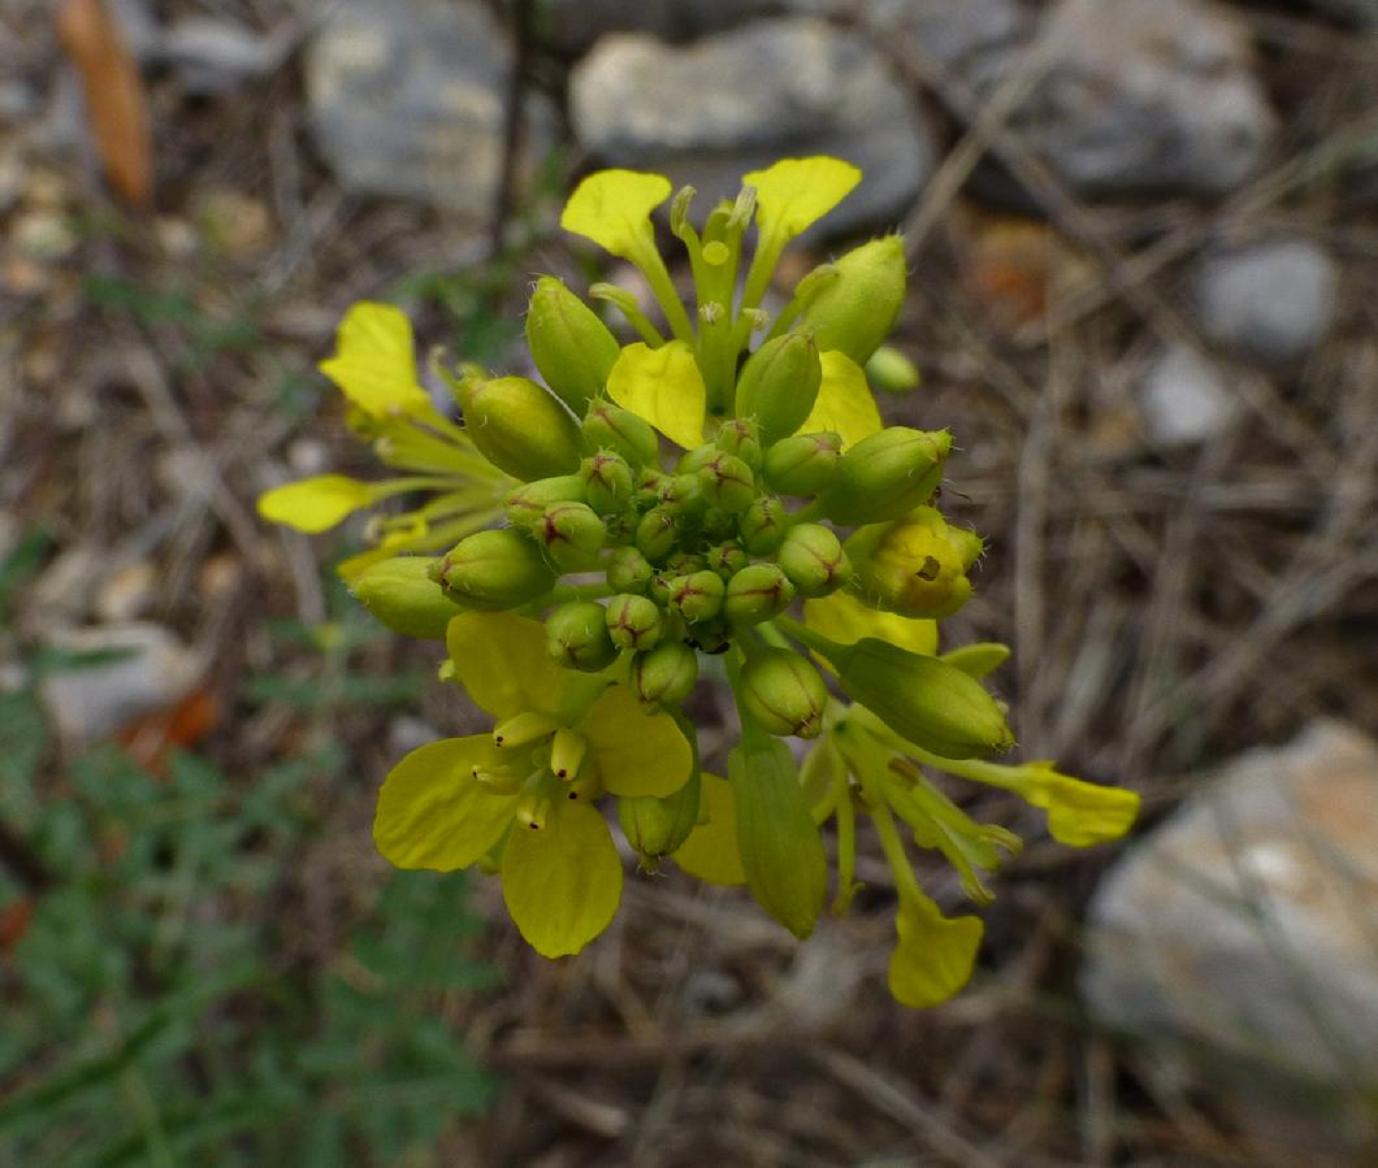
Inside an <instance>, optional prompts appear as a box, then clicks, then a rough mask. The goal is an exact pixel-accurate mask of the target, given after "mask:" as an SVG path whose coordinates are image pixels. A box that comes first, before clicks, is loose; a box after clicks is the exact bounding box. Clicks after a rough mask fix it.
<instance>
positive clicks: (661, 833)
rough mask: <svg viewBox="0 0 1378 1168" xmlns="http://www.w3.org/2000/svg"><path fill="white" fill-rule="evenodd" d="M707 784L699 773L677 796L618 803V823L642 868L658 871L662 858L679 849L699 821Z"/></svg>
mask: <svg viewBox="0 0 1378 1168" xmlns="http://www.w3.org/2000/svg"><path fill="white" fill-rule="evenodd" d="M702 783H703V780H702V779H701V777H700V774H699V771H698V770H697V769H696V770H695V771H694V773H693V774H692V775H691V776H690V777H689V781H688V782H687V783H685V784H684V786H682V787H681V788H680V789H679V790H678V791H676V792H675V793H674V794H673V795H667V796H666V797H665V798H663V799H657V798H655V797H654V796H653V795H638V796H629V795H623V796H621V797H620V798H619V799H618V800H617V822H618V824H619V825H620V826H621V828H622V834H623V835H625V836H626V837H627V842H628V843H629V844H631V845H632V848H633V849H634V850H635V851H636V854H637V856H638V858H639V859H640V861H641V864H642V866H644V867H646V868H648V869H649V870H651V871H654V870H655V869H656V868H657V867H658V866H659V861H660V858H661V857H662V856H668V855H670V854H671V853H672V852H675V851H677V850H678V849H679V847H680V845H681V844H683V843H684V841H685V840H686V839H688V838H689V833H690V832H691V831H693V830H694V827H695V825H696V824H697V823H698V821H699V801H700V800H701V799H702V797H703V791H702Z"/></svg>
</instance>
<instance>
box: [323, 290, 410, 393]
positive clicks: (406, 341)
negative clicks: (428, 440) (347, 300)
mask: <svg viewBox="0 0 1378 1168" xmlns="http://www.w3.org/2000/svg"><path fill="white" fill-rule="evenodd" d="M320 370H321V372H322V373H324V374H325V375H326V376H327V377H328V378H330V380H331V381H333V382H334V383H335V384H336V385H338V386H339V387H340V390H341V392H342V393H343V394H344V395H345V397H347V398H348V399H349V400H350V401H351V402H353V403H354V404H355V405H356V406H358V407H359V408H360V409H361V410H363V411H364V413H366V414H368V415H369V416H370V417H372V418H388V417H394V416H396V415H398V414H416V413H424V412H428V411H429V410H430V409H431V402H430V398H428V397H427V396H426V391H425V390H423V389H422V388H421V387H420V386H419V385H418V384H417V383H416V353H415V350H414V347H413V344H412V332H411V322H410V321H409V320H407V317H406V314H405V313H404V312H402V311H401V309H398V308H394V307H393V306H392V305H391V304H376V303H373V302H371V301H361V302H360V303H358V304H355V305H354V306H353V307H352V308H350V310H349V311H348V312H347V313H345V317H344V320H343V321H341V322H340V330H339V333H338V334H337V337H336V347H335V355H334V356H333V357H331V358H330V359H329V360H328V361H322V362H321V364H320Z"/></svg>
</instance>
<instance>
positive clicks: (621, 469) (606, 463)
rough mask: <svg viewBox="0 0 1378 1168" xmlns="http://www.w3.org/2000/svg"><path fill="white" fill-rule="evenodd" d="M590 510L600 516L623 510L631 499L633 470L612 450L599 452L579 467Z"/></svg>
mask: <svg viewBox="0 0 1378 1168" xmlns="http://www.w3.org/2000/svg"><path fill="white" fill-rule="evenodd" d="M579 477H580V478H581V479H582V480H583V483H584V488H585V492H586V494H587V497H588V503H589V506H590V507H592V508H593V509H594V510H595V511H597V512H598V513H599V514H600V515H610V514H612V513H614V512H616V511H620V510H622V508H623V507H625V506H626V505H627V504H628V503H629V502H630V501H631V497H632V489H633V482H632V468H631V466H630V465H629V464H628V463H627V460H626V459H625V458H623V457H622V456H621V455H620V454H618V453H617V452H616V451H614V450H600V451H599V452H598V453H597V454H593V455H590V456H589V457H588V458H586V459H584V461H583V462H582V463H580V465H579Z"/></svg>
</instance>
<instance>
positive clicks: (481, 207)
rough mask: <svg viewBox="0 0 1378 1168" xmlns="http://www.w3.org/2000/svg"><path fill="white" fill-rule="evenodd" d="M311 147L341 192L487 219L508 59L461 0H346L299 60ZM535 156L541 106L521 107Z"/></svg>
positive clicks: (545, 115) (503, 42) (496, 172)
mask: <svg viewBox="0 0 1378 1168" xmlns="http://www.w3.org/2000/svg"><path fill="white" fill-rule="evenodd" d="M305 69H306V90H307V98H308V101H309V103H310V121H311V128H312V132H313V134H314V136H315V140H316V144H317V146H318V147H319V149H320V151H321V153H322V154H323V155H324V156H325V159H326V161H327V162H329V164H330V166H331V167H332V169H333V170H334V171H335V173H336V174H337V175H338V176H339V179H340V181H341V182H342V183H343V184H344V186H345V187H346V188H347V189H348V190H350V191H353V192H356V193H362V194H375V195H388V196H395V197H401V198H411V199H417V200H419V201H421V202H425V203H430V204H432V205H434V206H438V207H442V208H444V209H446V210H449V211H454V212H456V213H459V214H461V215H465V216H468V217H471V218H473V219H475V220H485V219H487V218H488V217H489V216H490V215H491V213H492V209H493V205H494V201H495V198H496V195H497V190H498V185H499V182H500V177H501V171H502V158H503V141H504V137H503V135H504V119H505V116H506V115H505V109H506V101H507V87H508V79H509V77H510V75H511V70H512V50H511V47H510V45H509V43H508V40H507V38H506V36H505V35H504V33H503V30H502V29H501V28H499V27H498V25H497V23H496V22H495V20H494V18H493V17H492V16H491V15H490V14H489V13H488V11H487V10H486V9H485V8H484V7H482V6H481V5H479V4H477V3H464V2H463V0H347V2H345V3H343V4H341V5H340V6H339V7H338V8H337V9H335V10H334V12H333V13H332V15H331V16H330V18H329V19H328V20H327V21H326V22H325V24H324V26H323V27H322V28H321V30H320V31H319V33H318V34H317V35H316V37H315V38H314V39H313V40H312V41H311V43H310V45H309V47H308V51H307V54H306V63H305ZM528 113H529V114H531V115H532V117H531V118H530V122H531V124H530V126H529V127H528V128H529V129H530V130H531V131H532V132H531V133H529V134H528V136H527V140H528V142H529V143H531V146H532V148H533V149H535V150H541V149H543V148H544V147H545V146H546V145H548V143H549V139H550V126H551V117H550V111H549V109H548V107H545V106H544V105H543V104H542V103H539V102H530V103H528Z"/></svg>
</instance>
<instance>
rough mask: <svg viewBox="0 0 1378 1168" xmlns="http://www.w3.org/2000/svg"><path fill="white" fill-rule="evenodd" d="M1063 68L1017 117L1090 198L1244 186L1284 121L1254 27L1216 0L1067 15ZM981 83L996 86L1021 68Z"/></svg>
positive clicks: (1012, 58) (1104, 3)
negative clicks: (1270, 95) (1261, 69)
mask: <svg viewBox="0 0 1378 1168" xmlns="http://www.w3.org/2000/svg"><path fill="white" fill-rule="evenodd" d="M1059 12H1060V16H1059V18H1058V20H1057V22H1056V23H1055V24H1054V25H1053V26H1052V27H1051V28H1050V30H1049V35H1050V36H1051V37H1052V43H1051V46H1050V53H1051V65H1050V67H1049V69H1048V72H1047V73H1046V75H1045V76H1044V78H1043V80H1042V81H1041V82H1040V83H1039V84H1038V85H1037V86H1036V87H1035V90H1034V92H1033V93H1032V94H1031V95H1030V96H1029V98H1028V99H1027V100H1026V101H1025V103H1024V104H1023V105H1022V106H1021V107H1020V109H1019V111H1018V112H1017V114H1016V115H1015V116H1014V118H1013V119H1012V123H1013V125H1014V127H1015V128H1017V129H1018V130H1020V131H1021V132H1022V134H1023V135H1024V138H1025V141H1026V142H1027V143H1028V144H1029V145H1030V146H1032V147H1033V148H1035V149H1036V150H1037V151H1038V152H1039V154H1041V155H1042V156H1043V157H1044V158H1045V159H1047V161H1048V162H1049V163H1050V164H1051V165H1052V166H1053V167H1054V168H1055V169H1056V170H1057V171H1058V172H1059V173H1060V174H1061V176H1062V177H1063V178H1064V179H1065V180H1066V181H1067V182H1068V183H1070V184H1071V185H1072V186H1073V187H1074V188H1075V189H1076V191H1077V192H1078V193H1080V194H1082V195H1084V196H1096V195H1125V194H1143V193H1145V192H1151V191H1180V192H1185V193H1201V194H1215V193H1220V192H1223V191H1229V190H1232V189H1234V188H1235V187H1238V186H1239V185H1240V184H1241V183H1243V182H1244V181H1245V180H1246V179H1248V178H1249V177H1250V176H1251V175H1252V174H1254V173H1255V172H1256V171H1257V170H1258V169H1259V167H1260V165H1261V164H1262V163H1263V161H1264V159H1265V157H1266V154H1267V151H1268V149H1269V146H1270V145H1271V143H1272V141H1273V139H1274V137H1275V134H1276V129H1277V125H1276V120H1275V118H1274V116H1273V113H1272V111H1271V110H1270V108H1269V106H1268V103H1267V100H1266V98H1265V96H1264V92H1263V89H1262V87H1261V86H1260V84H1259V82H1258V80H1257V78H1256V77H1255V76H1254V73H1253V69H1252V59H1251V52H1250V45H1249V38H1248V33H1247V29H1246V28H1245V27H1244V26H1243V25H1242V24H1241V23H1240V22H1239V21H1238V20H1237V19H1236V18H1235V17H1234V16H1233V15H1232V14H1231V13H1229V12H1227V11H1226V10H1224V9H1222V8H1220V7H1219V6H1217V5H1214V4H1212V3H1208V2H1204V0H1090V2H1082V3H1074V4H1071V5H1068V6H1067V7H1065V8H1062V9H1060V10H1059ZM1018 61H1019V55H1018V53H1015V52H1010V53H1007V54H1006V55H1005V58H1004V63H1003V66H1002V68H1001V69H999V70H996V71H994V72H993V73H992V72H990V71H989V69H988V67H983V68H986V72H985V73H984V75H982V76H980V77H978V78H976V79H975V83H976V84H977V85H978V88H979V89H982V90H985V89H989V88H991V87H992V86H993V85H994V84H995V83H996V82H997V81H998V80H999V79H1000V76H1001V75H1002V74H1007V73H1008V71H1009V70H1010V69H1012V68H1015V67H1017V63H1018Z"/></svg>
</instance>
